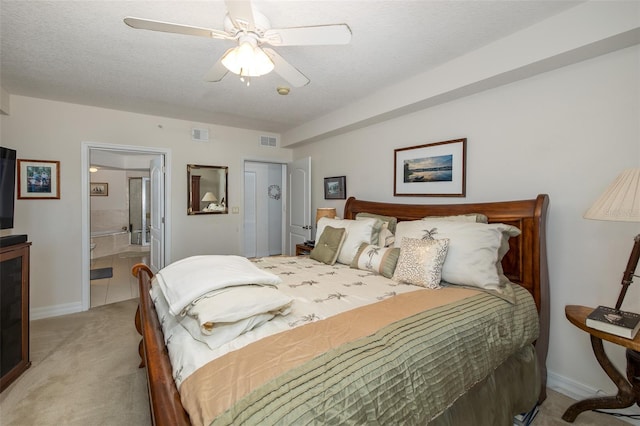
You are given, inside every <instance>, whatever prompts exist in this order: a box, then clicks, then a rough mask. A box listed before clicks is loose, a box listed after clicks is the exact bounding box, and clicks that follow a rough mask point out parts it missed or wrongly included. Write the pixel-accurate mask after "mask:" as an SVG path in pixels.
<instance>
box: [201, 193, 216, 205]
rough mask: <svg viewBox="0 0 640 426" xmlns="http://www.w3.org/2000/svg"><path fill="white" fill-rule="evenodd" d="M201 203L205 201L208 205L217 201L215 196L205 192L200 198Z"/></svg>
mask: <svg viewBox="0 0 640 426" xmlns="http://www.w3.org/2000/svg"><path fill="white" fill-rule="evenodd" d="M202 201H205V202H208V203H215V202H216V201H218V199H217V198H216V196H215V195H213V192H207V193H205V194H204V197H202Z"/></svg>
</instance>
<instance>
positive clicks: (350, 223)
mask: <svg viewBox="0 0 640 426" xmlns="http://www.w3.org/2000/svg"><path fill="white" fill-rule="evenodd" d="M376 222H377V220H376V219H358V220H351V219H329V218H326V217H323V218H321V219H320V220H319V221H318V228H317V230H316V241H317V240H319V239H320V236H321V235H322V231H324V228H325V226H331V227H333V228H344V229H345V232H346V237H345V239H344V243H342V247H341V248H340V253H338V260H337V262H338V263H342V264H345V265H351V262H352V261H353V258H354V257H355V256H356V253H357V252H358V249H359V248H360V244H362V243H368V244H377V243H378V241H377V239H376V241H372V239H373V230H374V227H375V226H376Z"/></svg>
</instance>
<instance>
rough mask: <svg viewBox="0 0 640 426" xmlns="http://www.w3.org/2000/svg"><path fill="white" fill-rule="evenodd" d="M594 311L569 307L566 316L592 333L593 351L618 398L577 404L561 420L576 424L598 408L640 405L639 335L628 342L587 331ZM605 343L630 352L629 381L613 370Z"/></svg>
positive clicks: (628, 364) (617, 337) (584, 307)
mask: <svg viewBox="0 0 640 426" xmlns="http://www.w3.org/2000/svg"><path fill="white" fill-rule="evenodd" d="M591 311H593V308H588V307H586V306H576V305H568V306H565V308H564V313H565V315H566V316H567V319H568V320H569V321H570V322H571V324H573V325H575V326H576V327H578V328H579V329H581V330H583V331H586V332H587V333H589V335H590V337H591V347H592V348H593V353H594V354H595V356H596V359H597V360H598V362H599V363H600V366H601V367H602V369H603V370H604V371H605V373H607V375H608V376H609V378H610V379H611V380H612V381H613V383H615V385H616V386H617V387H618V394H617V395H616V396H609V397H598V398H589V399H585V400H584V401H580V402H576V403H575V404H573V405H572V406H571V407H569V408H567V411H565V412H564V414H563V415H562V419H563V420H565V421H567V422H573V421H574V420H575V419H576V417H577V416H578V414H580V413H582V412H583V411H587V410H595V409H599V408H626V407H630V406H631V405H633V404H634V403H637V404H640V333H638V334H637V335H636V337H635V339H633V340H631V339H625V338H624V337H620V336H616V335H615V334H609V333H606V332H604V331H600V330H596V329H594V328H590V327H587V324H586V320H587V315H589V314H590V313H591ZM603 340H606V341H608V342H611V343H615V344H616V345H620V346H623V347H625V348H627V378H626V379H625V377H624V376H623V375H622V374H620V372H619V371H618V370H617V369H616V368H615V367H614V366H613V364H612V363H611V361H610V360H609V358H608V357H607V355H606V353H605V352H604V347H603V345H602V341H603Z"/></svg>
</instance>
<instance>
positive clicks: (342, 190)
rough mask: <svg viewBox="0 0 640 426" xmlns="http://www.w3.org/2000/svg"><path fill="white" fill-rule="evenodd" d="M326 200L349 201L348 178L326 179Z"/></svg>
mask: <svg viewBox="0 0 640 426" xmlns="http://www.w3.org/2000/svg"><path fill="white" fill-rule="evenodd" d="M324 199H325V200H346V199H347V177H346V176H336V177H328V178H324Z"/></svg>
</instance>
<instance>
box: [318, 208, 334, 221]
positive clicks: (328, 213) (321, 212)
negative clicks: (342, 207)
mask: <svg viewBox="0 0 640 426" xmlns="http://www.w3.org/2000/svg"><path fill="white" fill-rule="evenodd" d="M323 217H328V218H329V219H333V218H334V217H336V209H334V208H333V207H320V208H318V210H316V225H317V224H318V222H319V221H320V219H322V218H323Z"/></svg>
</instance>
